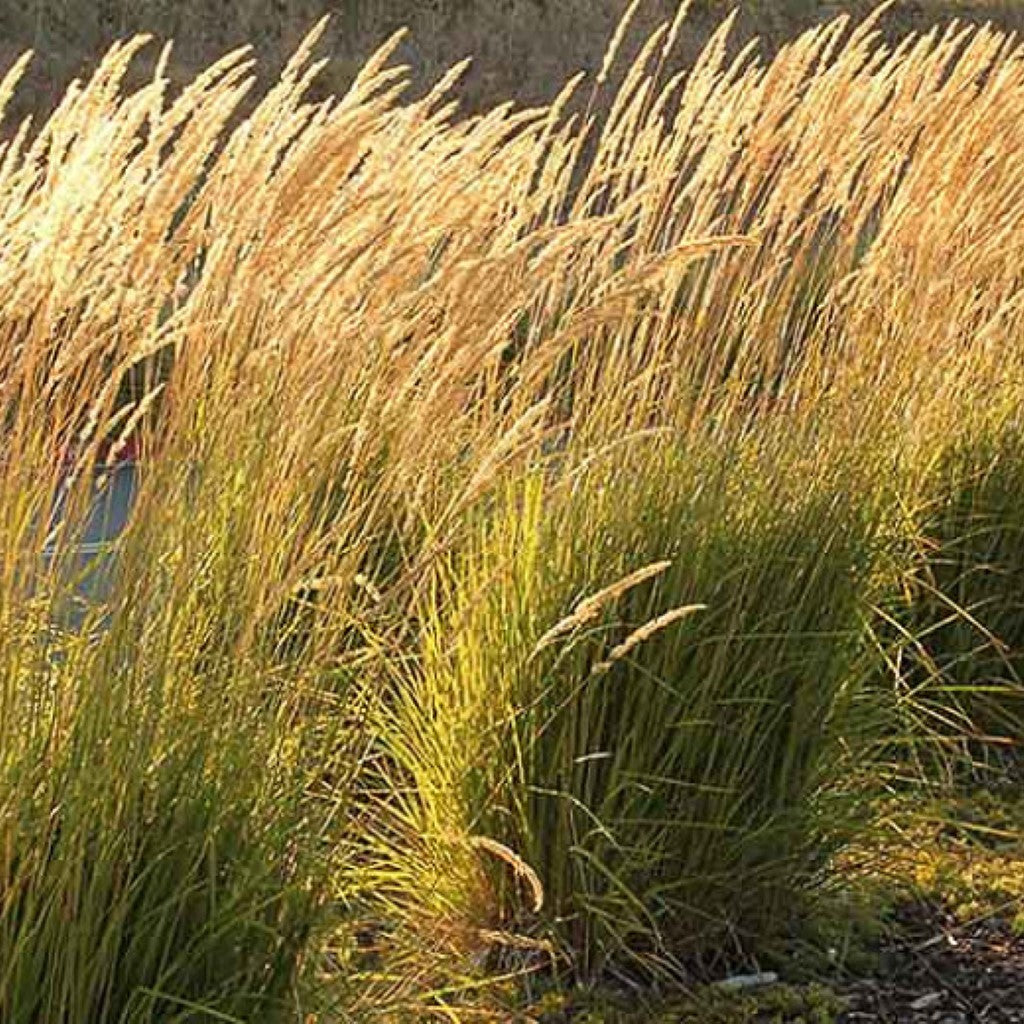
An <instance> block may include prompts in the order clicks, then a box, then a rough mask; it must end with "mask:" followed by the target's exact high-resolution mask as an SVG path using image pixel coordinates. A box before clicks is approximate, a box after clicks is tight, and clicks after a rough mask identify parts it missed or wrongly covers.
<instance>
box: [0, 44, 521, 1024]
mask: <svg viewBox="0 0 1024 1024" xmlns="http://www.w3.org/2000/svg"><path fill="white" fill-rule="evenodd" d="M142 42H143V41H135V42H134V43H131V44H126V45H124V46H119V47H116V48H115V49H114V50H112V51H111V53H110V54H108V56H107V58H106V59H105V61H104V63H103V64H102V65H101V67H100V69H99V70H98V71H97V72H96V74H95V76H94V77H93V78H92V79H91V80H90V81H89V82H87V83H85V84H81V85H78V86H76V87H74V88H73V89H72V90H71V91H70V92H69V93H68V95H67V96H66V97H65V100H64V102H63V103H62V104H61V106H60V108H59V109H58V110H57V111H56V112H55V113H54V115H53V116H52V117H51V118H50V119H49V120H48V121H47V122H46V123H45V124H43V125H42V126H41V127H40V128H39V129H38V130H37V131H33V130H32V128H31V126H30V125H29V124H27V123H26V124H25V125H22V126H21V127H20V128H19V129H18V130H16V131H15V132H14V134H13V136H11V137H9V138H8V141H7V142H6V143H5V145H4V150H3V158H2V162H0V238H2V239H3V241H2V243H0V244H2V246H3V258H2V260H0V265H2V266H0V378H2V380H3V385H2V394H0V406H2V413H0V422H2V423H3V431H4V454H3V473H2V478H0V519H2V521H3V523H4V531H3V542H2V550H0V608H2V631H3V638H4V643H3V650H2V659H3V662H2V664H3V667H2V680H3V684H2V687H0V808H2V810H0V851H2V852H0V964H2V967H0V1017H2V1018H3V1019H4V1021H11V1022H12V1024H14V1022H22V1021H24V1022H28V1021H33V1022H35V1021H40V1020H53V1021H56V1020H75V1021H83V1022H84V1021H101V1020H102V1021H115V1020H117V1021H125V1022H129V1021H132V1022H134V1021H140V1022H141V1021H157V1020H159V1021H170V1020H198V1019H221V1020H226V1019H232V1020H270V1019H274V1017H275V1016H276V1015H279V1014H284V1013H286V1012H287V1013H294V1012H298V1010H299V1009H301V1007H298V1008H297V1007H296V1006H295V1000H296V998H297V996H296V994H295V993H296V992H297V991H298V988H299V983H300V981H301V980H302V978H303V977H304V975H305V974H306V973H308V971H309V970H311V969H312V968H313V967H315V957H313V955H312V953H313V951H315V950H316V949H317V948H319V943H320V940H321V939H322V938H323V936H324V933H325V929H326V927H327V924H328V922H331V923H333V924H334V925H336V924H337V921H338V916H339V910H342V909H343V908H344V906H345V903H346V901H347V900H348V898H349V890H348V887H347V882H346V881H345V879H346V878H347V877H348V876H347V875H346V868H345V864H346V862H345V854H346V852H347V851H348V850H349V849H350V848H351V844H350V843H349V842H347V841H346V835H347V833H346V828H347V827H348V826H347V822H348V817H347V807H348V796H349V795H350V793H351V788H352V785H353V783H354V781H355V779H356V778H357V777H358V773H359V766H360V762H361V760H362V758H363V756H364V754H365V750H366V743H367V734H366V731H365V723H364V718H365V714H364V712H365V708H366V704H367V701H368V700H369V699H370V697H371V696H372V687H371V686H369V685H366V684H365V682H364V680H363V674H364V673H368V672H369V669H367V668H366V667H365V665H366V663H367V661H369V662H371V663H372V660H373V650H374V644H375V643H376V640H375V637H377V636H379V635H382V634H383V633H385V632H386V631H387V630H388V629H390V628H392V625H391V624H392V623H393V622H396V621H397V622H399V623H401V622H403V621H405V620H404V616H403V615H402V614H401V610H402V609H403V607H405V605H404V604H403V602H406V603H407V600H408V599H407V598H406V597H403V595H405V594H407V593H411V592H415V586H414V584H415V581H416V579H417V571H418V570H417V566H418V565H420V564H421V563H423V564H427V563H429V561H430V559H431V558H433V557H437V553H438V552H443V551H444V550H446V547H447V545H448V543H449V540H448V535H449V534H450V533H452V532H453V531H454V530H455V528H456V526H457V523H458V519H459V514H460V509H462V508H464V507H466V506H468V505H469V504H471V502H472V501H473V500H474V495H475V494H476V493H477V492H478V491H480V490H482V489H484V488H485V487H486V484H487V480H488V479H489V475H490V472H491V470H490V469H489V467H492V466H494V465H500V464H501V460H502V459H503V458H505V457H507V454H508V446H507V443H506V439H505V438H498V440H497V441H496V440H495V438H496V434H497V432H496V431H495V430H494V427H493V419H494V416H493V414H491V415H490V417H489V416H488V415H487V407H486V405H485V404H484V403H483V402H482V401H481V402H478V403H475V404H474V402H472V401H471V400H470V396H473V395H475V394H477V392H478V391H479V390H480V389H482V390H483V393H486V391H487V388H488V386H489V384H488V381H489V379H490V375H491V373H492V371H491V370H490V369H489V366H490V365H491V363H493V360H491V361H490V363H489V362H488V353H489V351H490V350H492V349H493V347H494V340H493V338H491V337H489V334H488V330H487V323H486V321H487V317H488V316H489V315H490V309H489V307H488V306H487V304H486V302H484V301H483V300H482V299H481V301H479V302H478V303H477V304H474V302H473V300H472V298H471V296H472V294H473V292H474V291H475V290H478V282H479V281H481V280H483V279H484V278H485V277H486V276H487V275H489V274H490V273H492V272H493V270H494V268H495V265H499V264H500V263H501V262H502V260H503V259H504V260H506V261H507V262H508V263H509V264H510V265H512V266H513V267H514V266H515V263H516V260H517V259H519V256H518V254H517V253H516V252H515V250H514V248H512V247H511V244H507V243H506V240H505V239H504V238H503V237H502V235H501V232H500V231H496V230H494V229H493V228H492V222H493V220H494V219H495V217H496V216H497V215H496V213H490V212H488V210H487V207H486V206H484V207H480V206H479V205H478V204H479V196H478V194H477V190H476V184H475V182H474V179H473V176H472V175H471V174H470V169H471V168H472V167H473V166H474V164H478V165H479V166H480V167H486V166H487V164H488V162H489V161H492V160H493V159H494V157H495V153H496V151H498V150H499V149H500V148H501V146H502V144H503V143H504V142H505V141H506V140H507V138H508V136H509V134H510V133H513V129H514V128H515V126H516V123H517V122H516V121H515V119H513V118H508V119H503V117H502V116H498V117H496V118H492V119H491V120H490V121H488V120H483V121H479V122H476V123H471V124H467V125H463V126H459V127H456V126H451V127H448V128H445V124H446V121H447V118H448V116H449V114H450V110H448V109H447V108H446V107H445V105H444V102H443V101H444V98H445V95H446V90H447V89H448V87H449V86H450V80H449V81H448V82H447V83H442V84H441V86H440V88H439V91H438V92H436V93H434V94H431V95H430V96H428V97H427V98H426V99H425V100H423V101H422V102H421V103H419V104H412V105H407V106H405V107H398V106H397V105H396V103H395V100H396V97H397V95H398V93H399V92H400V89H401V82H400V81H399V78H400V76H399V75H397V74H396V72H394V71H393V70H392V71H386V70H384V69H383V66H384V64H385V62H386V60H387V55H388V49H387V48H386V49H385V50H383V51H382V52H381V53H380V54H379V55H378V56H377V57H376V58H375V60H373V61H371V62H370V63H369V64H368V66H367V68H366V69H365V71H364V73H363V75H362V76H360V77H359V78H358V79H357V81H356V82H355V83H354V85H353V87H352V89H351V91H350V92H349V93H348V94H347V95H346V96H345V97H344V98H342V99H340V100H332V101H329V102H327V103H324V104H320V105H317V106H313V105H310V104H307V103H305V102H304V101H303V94H304V91H305V89H306V88H307V86H308V84H309V82H310V80H311V77H312V75H313V74H315V72H316V65H311V63H310V60H309V48H310V47H311V46H312V45H313V43H314V42H315V35H314V36H312V37H311V38H310V40H309V41H308V43H307V45H306V46H305V47H304V48H303V49H302V50H300V52H299V53H298V54H297V55H296V57H295V60H294V61H293V62H292V64H291V65H289V67H288V69H286V71H285V73H284V75H283V77H282V79H281V81H280V83H279V84H278V85H277V86H276V87H275V88H274V89H273V90H271V92H270V93H269V94H268V95H267V96H266V97H265V98H264V99H263V100H262V101H261V102H260V104H259V105H258V106H257V107H256V109H255V111H254V112H253V113H252V114H250V115H249V116H248V117H246V118H244V119H241V118H239V117H237V116H236V114H235V111H236V108H237V105H238V103H239V101H240V100H241V98H242V96H243V95H244V94H245V93H246V91H247V90H248V89H249V88H250V87H251V84H252V80H251V76H250V74H249V71H250V65H249V62H248V61H247V59H246V58H245V54H244V53H238V54H234V55H231V56H229V57H227V58H225V60H224V61H222V62H221V63H220V64H218V65H217V66H215V67H213V68H211V69H210V70H209V71H208V72H206V73H204V74H203V75H202V76H200V77H199V78H198V79H197V80H196V81H195V82H194V83H193V84H192V85H191V86H190V87H188V88H187V89H185V90H184V92H183V93H181V94H180V95H179V96H178V97H176V98H175V99H174V100H173V101H170V100H168V98H167V96H166V91H167V83H166V81H165V79H164V77H163V63H162V62H161V65H160V67H158V72H157V75H156V77H155V79H154V81H153V82H152V83H151V84H150V85H148V86H145V87H143V88H142V89H140V90H138V91H136V92H127V91H126V90H124V89H123V88H122V86H121V82H122V79H123V76H124V74H125V71H126V69H127V67H128V65H129V62H130V61H131V59H132V56H133V54H134V53H135V52H136V51H137V50H138V48H139V46H140V45H142ZM391 45H392V46H393V44H391ZM165 57H166V54H165ZM20 70H21V68H20V67H19V68H16V69H15V70H14V71H13V72H12V74H11V75H10V76H9V77H8V79H6V80H5V82H4V85H3V89H2V90H0V93H2V96H4V97H6V96H7V95H8V94H9V92H10V90H11V89H12V88H13V83H14V81H15V79H16V77H17V74H18V72H19V71H20ZM523 165H524V161H523V159H522V157H521V156H520V158H519V160H518V163H517V161H516V158H515V154H514V152H513V153H511V154H510V156H509V159H508V162H507V163H506V164H505V175H506V177H505V178H504V179H502V178H500V176H499V177H498V178H496V180H495V182H494V184H493V185H492V188H493V189H494V190H495V191H497V190H498V188H499V186H504V185H508V186H509V187H514V185H515V182H516V180H517V179H516V175H517V174H518V175H520V176H521V175H522V174H523V173H526V172H528V171H529V167H526V169H525V171H524V169H523ZM385 169H386V173H385ZM512 234H513V235H514V234H515V232H514V231H513V232H512ZM446 247H447V249H446ZM445 252H447V253H448V254H449V256H448V259H449V260H450V262H451V266H450V267H448V268H447V269H448V272H447V273H446V274H441V275H438V274H437V266H438V263H439V261H440V262H442V266H444V264H443V259H442V258H443V256H444V253H445ZM506 288H507V291H508V293H509V294H510V295H513V296H514V295H515V294H516V289H517V288H520V289H521V288H522V284H521V282H518V281H517V280H516V278H515V275H514V274H510V275H508V278H507V284H506ZM499 294H500V290H499ZM504 312H505V311H504V308H503V307H500V306H499V309H498V313H497V314H496V316H497V317H500V316H502V315H503V314H504ZM471 330H479V332H480V334H479V336H478V337H477V338H475V340H474V341H473V342H472V343H470V344H467V343H466V339H467V337H468V335H469V333H470V331H471ZM476 382H480V383H479V386H478V384H477V383H476ZM504 393H505V394H506V395H507V396H508V397H507V401H508V402H509V403H510V404H512V405H513V406H514V403H515V389H514V388H512V389H511V390H510V389H509V388H507V387H506V388H505V389H504ZM439 422H443V423H444V424H445V429H444V430H442V431H437V432H434V433H433V434H431V433H430V431H429V430H428V429H427V428H428V427H429V426H432V425H434V424H436V423H439ZM498 441H500V442H501V443H500V444H499V443H498ZM129 445H131V446H133V447H134V448H135V449H136V450H138V451H139V452H140V453H141V461H140V462H139V464H138V467H137V470H136V478H135V484H134V486H135V488H136V494H135V496H134V502H133V509H132V515H131V519H130V522H129V523H128V526H127V528H126V529H125V531H124V532H123V533H122V534H121V536H119V537H118V538H117V539H116V540H115V541H113V542H111V543H110V544H109V545H108V547H109V550H108V551H107V552H106V553H105V554H101V555H100V556H98V557H99V559H100V560H99V561H98V562H97V561H96V560H95V559H94V560H93V562H92V564H91V565H90V566H88V567H86V566H84V565H83V558H82V548H81V546H80V544H79V541H80V540H82V538H83V537H84V536H85V534H86V532H87V524H88V522H89V520H90V518H92V517H93V516H94V515H95V512H93V511H90V510H91V509H94V508H95V506H96V504H97V502H99V503H100V504H102V503H103V501H105V500H106V498H107V497H109V494H110V488H111V486H113V484H112V481H113V480H115V478H119V474H122V476H121V477H120V478H121V479H123V473H124V471H125V470H124V467H123V466H122V465H120V463H119V459H120V453H121V452H122V451H123V450H124V449H125V448H126V447H127V446H129ZM514 450H515V446H514V445H513V446H512V451H514ZM58 506H59V507H60V508H61V509H62V510H63V511H62V513H61V515H59V516H55V515H54V514H53V510H54V509H55V508H56V507H58ZM84 575H87V576H88V577H89V578H88V579H85V578H83V576H84ZM355 680H359V681H360V682H359V686H358V687H356V686H355V685H354V681H355Z"/></svg>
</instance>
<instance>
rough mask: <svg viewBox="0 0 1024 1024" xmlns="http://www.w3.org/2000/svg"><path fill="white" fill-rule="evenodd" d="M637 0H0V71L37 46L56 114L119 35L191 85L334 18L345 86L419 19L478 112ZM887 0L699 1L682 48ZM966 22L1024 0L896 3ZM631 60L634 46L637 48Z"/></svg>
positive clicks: (280, 48)
mask: <svg viewBox="0 0 1024 1024" xmlns="http://www.w3.org/2000/svg"><path fill="white" fill-rule="evenodd" d="M627 2H628V0H333V2H332V0H233V2H232V3H230V4H227V3H212V2H201V0H0V68H5V67H6V66H8V65H9V64H10V63H11V62H12V61H13V60H14V58H15V57H16V56H17V55H18V54H20V53H21V52H23V51H24V50H25V49H27V48H34V49H35V50H36V52H37V58H36V61H35V64H34V66H33V70H32V73H31V75H30V76H29V79H28V81H27V82H26V83H25V86H24V88H23V89H22V90H21V92H20V94H19V97H18V99H17V104H16V109H15V111H14V113H15V114H16V115H24V114H26V113H29V112H34V113H36V114H38V113H39V112H41V111H45V110H47V109H48V108H49V107H50V106H51V105H52V104H53V102H54V101H55V100H56V98H57V97H58V96H59V95H60V94H61V93H62V92H63V90H64V88H65V87H66V86H67V84H68V82H69V81H70V80H71V79H72V78H73V77H74V76H76V75H81V74H83V73H86V72H87V71H88V69H89V68H90V67H91V66H92V65H93V62H94V61H95V60H96V58H97V56H98V55H99V54H101V53H102V52H103V51H104V50H105V49H106V47H107V46H109V45H110V43H111V42H112V41H113V40H114V39H116V38H119V37H124V36H127V35H131V34H134V33H136V32H143V31H145V32H151V33H153V34H154V35H156V36H157V37H158V38H161V39H166V38H173V39H175V41H176V50H175V58H174V60H173V62H172V75H173V77H174V78H175V79H176V80H177V81H179V82H184V81H187V80H188V79H189V78H190V77H191V76H193V75H194V74H195V72H196V71H197V70H198V69H200V68H202V67H204V66H206V65H207V64H208V63H210V62H211V61H213V60H214V59H216V58H217V57H218V56H220V55H221V54H223V53H224V52H226V51H227V50H229V49H231V48H233V47H235V46H238V45H240V44H243V43H251V44H253V45H254V47H255V50H256V53H257V55H258V57H259V58H260V60H261V63H262V66H263V67H264V68H265V69H266V72H267V73H268V74H273V73H274V71H275V70H276V69H277V68H278V67H280V64H281V62H282V61H283V60H284V59H285V57H286V56H287V55H288V54H289V53H291V52H292V51H293V50H294V48H295V46H296V44H297V43H298V41H299V40H300V39H301V37H302V36H303V35H304V34H305V32H306V31H307V30H308V29H309V27H310V26H311V25H313V24H314V22H315V21H316V20H317V19H318V18H319V17H320V16H321V15H323V14H324V13H330V14H331V15H332V18H333V20H332V25H331V28H330V30H329V32H328V36H327V38H326V40H325V42H324V44H323V50H324V52H325V53H327V54H328V55H330V56H331V58H332V64H331V67H330V68H329V69H328V70H327V71H326V72H325V76H324V85H323V88H324V89H325V90H330V91H337V90H339V89H343V88H344V87H345V85H346V83H347V82H348V81H349V80H350V79H351V77H352V75H353V73H354V72H355V70H356V69H357V68H358V67H359V66H360V65H361V64H362V62H363V61H364V60H365V58H366V57H367V56H368V55H369V54H370V53H371V52H372V50H373V49H374V48H375V47H377V46H378V45H380V43H381V42H382V41H383V40H384V39H386V38H387V37H388V36H389V35H390V34H391V33H392V32H394V31H395V30H396V29H398V28H399V27H401V26H405V25H408V26H409V27H410V29H411V35H410V37H409V38H408V40H407V41H406V42H405V43H404V44H403V46H402V49H401V51H400V53H399V59H400V60H401V61H403V62H405V63H408V64H409V65H410V67H411V68H412V69H413V73H414V77H415V80H416V81H417V82H418V83H419V85H420V86H423V85H425V84H426V83H428V82H430V81H432V80H435V79H436V78H437V76H438V75H439V74H440V73H441V72H442V70H443V69H445V68H447V67H449V66H450V65H451V64H453V63H454V62H455V61H457V60H459V59H461V58H462V57H464V56H467V55H470V54H472V55H473V56H474V60H475V64H474V68H473V70H472V71H471V73H470V75H469V77H468V79H467V81H466V83H465V89H464V90H463V93H462V96H463V99H464V102H465V103H466V105H467V107H469V108H479V107H480V106H482V105H486V104H489V103H493V102H497V101H499V100H504V99H507V98H510V97H511V98H515V99H516V100H518V101H519V102H521V103H524V104H530V103H536V102H541V101H544V100H548V99H550V98H551V97H552V96H553V95H554V94H555V92H557V90H558V88H559V87H560V85H561V84H562V83H563V82H564V81H565V80H566V79H567V78H568V77H569V76H570V75H571V74H573V73H574V72H575V71H577V70H579V69H587V70H590V71H591V72H593V71H595V70H596V69H597V68H598V67H599V66H600V63H601V60H602V56H603V53H604V50H605V47H606V45H607V42H608V39H609V38H610V36H611V35H612V33H613V32H614V28H615V26H616V24H617V23H618V21H619V18H620V17H621V15H622V12H623V11H624V9H625V7H626V6H627ZM676 3H677V0H642V2H641V4H640V8H639V12H638V15H637V18H636V22H635V30H634V32H633V33H631V37H630V39H631V44H632V45H633V46H634V47H635V45H636V42H637V40H639V39H641V38H643V37H644V36H645V35H646V34H647V33H648V32H649V31H650V30H651V29H652V28H653V26H654V25H655V24H657V23H659V22H660V21H662V20H664V19H665V18H667V17H669V16H671V15H672V14H673V13H674V12H675V10H676ZM876 4H877V0H736V3H735V4H734V3H732V2H730V0H694V3H693V7H692V9H691V12H690V15H689V18H688V24H687V28H686V30H685V31H684V33H683V37H682V39H681V41H680V45H679V47H678V52H679V61H680V63H681V64H686V63H687V62H689V61H692V59H693V57H694V55H695V54H696V53H697V52H698V51H699V49H700V47H701V46H702V45H703V43H704V42H705V41H706V40H707V38H708V36H709V34H710V33H711V32H712V31H713V30H714V28H715V27H716V26H717V25H718V24H719V23H720V21H721V19H722V17H723V16H724V15H725V14H726V12H728V11H729V10H730V9H731V8H732V7H733V6H737V7H738V8H739V20H738V24H737V26H736V30H735V36H734V38H735V40H736V44H737V45H739V44H740V43H741V42H743V41H745V40H746V39H749V38H750V37H751V36H753V35H759V36H762V37H763V38H764V39H765V40H766V48H767V49H769V50H771V49H772V48H774V47H776V46H778V45H780V44H781V43H782V42H784V41H785V40H786V39H788V38H791V37H792V36H793V35H794V34H795V33H796V32H798V31H799V30H800V29H802V28H805V27H808V26H810V25H813V24H815V23H816V22H819V21H821V20H823V19H826V18H829V17H832V16H833V15H834V14H836V13H838V12H839V11H850V12H851V13H852V14H853V15H854V16H855V17H860V16H862V15H863V14H865V13H866V12H868V11H870V10H871V9H873V8H874V7H875V6H876ZM951 16H962V17H965V18H968V19H971V20H975V21H979V20H986V19H989V18H991V19H994V20H995V21H996V22H997V23H998V24H1000V25H1002V26H1003V27H1006V28H1016V29H1019V28H1024V3H1021V2H1020V0H898V2H897V4H896V7H895V9H894V11H893V12H892V13H891V14H889V15H888V16H887V19H886V22H885V24H886V26H887V31H888V32H889V33H890V34H891V35H898V34H900V33H902V32H905V31H907V30H908V29H920V28H925V27H927V26H929V25H932V24H935V23H938V22H942V21H944V20H947V19H948V18H949V17H951ZM626 51H627V54H628V51H629V45H627V47H626Z"/></svg>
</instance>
